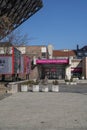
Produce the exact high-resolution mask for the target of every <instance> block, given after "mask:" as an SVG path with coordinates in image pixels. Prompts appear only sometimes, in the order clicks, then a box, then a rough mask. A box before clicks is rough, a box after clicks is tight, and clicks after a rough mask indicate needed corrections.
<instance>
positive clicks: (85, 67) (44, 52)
mask: <svg viewBox="0 0 87 130" xmlns="http://www.w3.org/2000/svg"><path fill="white" fill-rule="evenodd" d="M16 48H17V50H19V52H21V69H20V70H21V73H25V74H27V73H29V78H30V79H37V78H40V79H44V78H45V76H47V77H48V79H71V77H78V78H81V77H82V76H84V78H85V79H87V57H86V55H84V54H86V52H87V50H86V47H83V48H81V49H78V48H77V50H54V49H53V46H52V45H48V46H45V45H38V46H19V47H16ZM84 48H85V51H84ZM1 49H2V46H1V47H0V52H1V53H2V50H1ZM4 51H5V53H7V52H8V51H9V50H8V49H5V50H4ZM79 52H81V53H82V56H81V57H79V56H78V54H79ZM28 61H29V62H28Z"/></svg>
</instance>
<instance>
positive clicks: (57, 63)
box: [36, 59, 69, 79]
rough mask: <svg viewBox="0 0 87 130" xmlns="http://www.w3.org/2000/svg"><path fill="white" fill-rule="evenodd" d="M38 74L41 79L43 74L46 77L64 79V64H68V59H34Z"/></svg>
mask: <svg viewBox="0 0 87 130" xmlns="http://www.w3.org/2000/svg"><path fill="white" fill-rule="evenodd" d="M36 63H37V65H38V70H39V75H40V78H41V79H44V78H45V76H47V77H48V79H64V78H65V75H66V70H65V69H66V66H67V65H68V64H69V60H68V59H56V60H54V59H45V60H44V59H42V60H41V59H39V60H36Z"/></svg>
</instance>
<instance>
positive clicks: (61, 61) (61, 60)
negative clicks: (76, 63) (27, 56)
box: [36, 59, 69, 64]
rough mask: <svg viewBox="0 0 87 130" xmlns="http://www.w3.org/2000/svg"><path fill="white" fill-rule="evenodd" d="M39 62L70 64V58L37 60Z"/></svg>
mask: <svg viewBox="0 0 87 130" xmlns="http://www.w3.org/2000/svg"><path fill="white" fill-rule="evenodd" d="M36 63H37V64H68V63H69V60H68V59H58V60H57V59H56V60H47V59H46V60H36Z"/></svg>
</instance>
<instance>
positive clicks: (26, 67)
mask: <svg viewBox="0 0 87 130" xmlns="http://www.w3.org/2000/svg"><path fill="white" fill-rule="evenodd" d="M30 70H31V61H30V58H29V56H27V55H26V54H22V53H21V51H19V50H18V49H17V48H16V47H14V46H13V45H12V44H10V43H9V42H7V43H3V42H2V43H0V77H1V78H2V80H4V79H5V78H6V77H9V78H10V79H12V80H15V79H17V78H19V77H21V78H23V77H25V78H28V77H29V74H30Z"/></svg>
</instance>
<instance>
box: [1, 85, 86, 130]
mask: <svg viewBox="0 0 87 130" xmlns="http://www.w3.org/2000/svg"><path fill="white" fill-rule="evenodd" d="M66 87H67V89H66ZM76 87H77V88H76ZM80 87H81V88H80ZM80 87H79V86H65V87H63V86H60V92H59V93H53V92H47V93H44V92H20V93H16V94H13V95H11V96H9V97H7V98H4V99H3V100H0V130H87V86H86V85H83V86H82V85H81V86H80ZM82 87H83V89H82ZM73 88H74V89H73ZM75 88H76V92H75ZM70 90H71V91H70ZM77 90H78V91H77ZM83 90H84V91H83Z"/></svg>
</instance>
